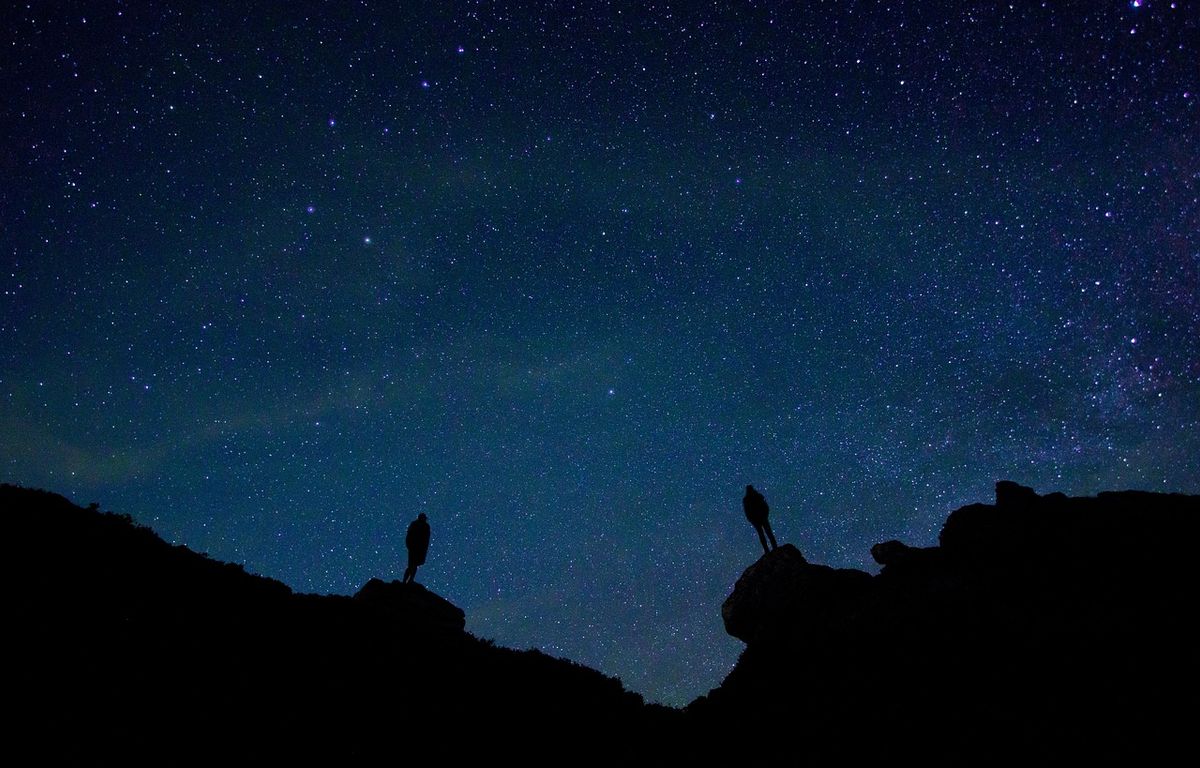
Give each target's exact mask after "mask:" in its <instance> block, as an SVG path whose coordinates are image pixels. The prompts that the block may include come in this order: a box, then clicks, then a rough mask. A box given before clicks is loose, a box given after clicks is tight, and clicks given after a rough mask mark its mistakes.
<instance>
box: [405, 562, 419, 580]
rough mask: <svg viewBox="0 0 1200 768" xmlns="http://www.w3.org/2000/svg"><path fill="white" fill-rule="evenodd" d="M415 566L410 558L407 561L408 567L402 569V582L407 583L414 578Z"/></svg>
mask: <svg viewBox="0 0 1200 768" xmlns="http://www.w3.org/2000/svg"><path fill="white" fill-rule="evenodd" d="M416 575H417V566H415V565H413V563H412V560H409V561H408V567H407V568H405V569H404V583H405V584H407V583H409V582H410V581H412V580H413V579H414V578H416Z"/></svg>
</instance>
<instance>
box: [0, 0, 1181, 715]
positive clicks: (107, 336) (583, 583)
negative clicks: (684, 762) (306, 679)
mask: <svg viewBox="0 0 1200 768" xmlns="http://www.w3.org/2000/svg"><path fill="white" fill-rule="evenodd" d="M47 5H48V6H50V7H46V6H47ZM164 5H165V4H163V3H140V2H132V3H109V2H86V3H74V4H73V3H65V2H64V3H53V4H34V5H33V6H32V7H31V8H16V9H8V10H5V11H2V12H0V16H2V20H3V23H2V24H0V29H2V30H3V32H2V33H0V34H2V35H3V37H2V38H0V43H2V48H0V88H2V89H3V90H2V93H3V98H2V99H0V137H2V140H3V141H2V152H0V178H3V179H4V181H3V182H2V183H0V253H2V254H3V258H4V262H5V264H4V269H3V274H0V366H2V367H0V476H2V477H0V479H4V480H7V481H10V482H18V483H22V484H26V485H32V486H39V487H45V488H48V489H51V490H56V491H59V492H62V493H65V494H67V495H69V496H71V497H73V498H74V500H76V501H77V502H80V503H87V502H90V501H98V502H100V504H101V506H102V507H103V508H105V509H112V510H114V511H118V512H124V513H129V514H132V515H133V516H134V517H135V518H136V519H137V520H139V521H140V522H143V523H145V524H147V525H150V526H151V527H153V528H154V529H155V530H157V531H158V532H160V533H161V534H162V535H164V536H165V537H166V538H168V539H170V540H172V541H176V542H180V543H184V544H187V545H188V546H190V547H191V548H193V549H196V550H198V551H203V552H208V553H209V554H210V555H212V556H213V557H215V558H219V559H222V560H230V561H235V562H241V563H244V564H245V565H246V567H247V568H248V569H250V570H252V571H255V572H258V573H262V574H265V575H268V576H271V577H274V578H277V579H280V580H282V581H284V582H286V583H287V584H289V585H290V586H292V587H293V588H294V589H297V590H301V591H312V592H337V593H351V592H353V591H355V590H357V588H358V587H360V586H361V585H362V584H363V583H364V582H365V581H366V580H367V579H369V578H370V577H372V576H380V577H383V578H399V576H400V574H401V572H402V571H403V569H404V552H403V550H404V546H403V534H404V529H405V527H406V526H407V524H408V522H409V521H410V520H411V519H412V518H413V517H415V516H416V514H417V513H418V512H425V513H426V514H427V515H428V516H429V519H430V522H431V524H432V527H433V543H432V547H431V551H430V558H429V562H428V564H427V565H426V566H425V567H423V568H422V569H421V571H420V572H419V574H418V580H420V581H422V582H423V583H424V584H426V585H427V586H428V587H429V588H431V589H433V590H435V591H437V592H438V593H440V594H442V595H444V596H445V597H447V598H448V599H450V600H452V601H454V602H455V603H457V604H458V605H460V606H461V607H463V609H464V610H465V611H466V613H467V617H468V619H467V620H468V628H469V629H471V630H472V631H473V632H475V633H476V634H479V635H481V636H484V637H491V638H494V639H495V640H497V641H498V642H499V643H501V644H504V645H509V646H514V647H518V648H523V647H538V648H541V649H542V650H545V651H547V652H549V653H552V654H555V655H561V656H566V657H568V658H571V659H573V660H576V661H579V662H581V663H585V664H588V665H591V666H595V667H597V668H599V669H600V670H602V671H604V672H606V673H609V674H613V675H618V676H620V677H621V678H622V679H623V680H624V681H625V683H626V685H627V686H628V687H630V688H632V689H634V690H637V691H639V692H641V693H643V694H645V695H646V696H647V697H648V698H650V699H652V700H658V701H664V702H668V703H673V704H682V703H685V702H687V701H689V700H690V699H692V698H693V697H694V696H696V695H698V694H701V693H704V692H706V691H707V690H708V689H709V688H711V687H713V686H715V685H716V684H717V683H719V682H720V680H721V679H722V678H723V677H724V675H725V673H726V672H727V671H728V670H729V668H730V667H731V666H732V663H733V661H734V660H735V658H736V655H737V653H738V652H739V650H740V648H741V644H740V643H739V642H738V641H735V640H733V639H731V638H729V637H728V636H726V635H725V633H724V631H723V629H722V626H721V620H720V603H721V601H722V600H723V599H724V597H725V596H726V594H727V593H728V591H729V589H730V588H731V586H732V584H733V582H734V580H735V579H736V578H737V576H738V575H739V574H740V573H741V571H742V569H744V568H745V567H746V566H748V565H749V564H750V563H751V562H753V560H754V559H755V557H756V556H757V555H758V554H759V552H760V550H759V546H758V542H757V539H756V537H755V535H754V532H753V530H752V528H751V527H750V526H749V525H748V524H747V523H746V522H745V520H744V519H743V517H742V512H741V506H740V499H741V494H742V489H743V487H744V486H745V484H746V483H753V484H755V485H756V486H757V487H759V488H760V489H761V490H762V491H763V492H764V493H765V494H766V497H767V499H768V500H769V501H770V503H771V505H772V522H773V524H774V528H775V531H776V533H777V535H778V536H779V537H780V539H781V540H783V541H789V542H792V543H794V544H796V545H797V546H799V547H800V549H801V550H802V551H803V552H804V553H805V555H806V556H807V557H808V558H809V559H810V560H813V561H817V562H824V563H828V564H831V565H837V566H855V567H864V568H867V567H870V557H869V554H868V550H869V548H870V545H871V544H873V543H875V542H877V541H882V540H885V539H890V538H901V539H903V540H905V541H907V542H909V543H912V544H932V543H934V542H935V541H936V537H937V532H938V530H939V528H940V525H941V523H942V521H943V519H944V518H945V515H946V514H947V513H948V512H949V511H950V510H952V509H954V508H955V507H957V506H960V505H962V504H965V503H968V502H972V501H981V500H987V499H989V498H990V496H991V489H992V484H993V482H994V481H995V480H997V479H999V478H1011V479H1014V480H1017V481H1019V482H1022V483H1025V484H1028V485H1033V486H1035V487H1036V488H1038V489H1039V490H1042V491H1052V490H1062V491H1065V492H1068V493H1095V492H1097V491H1101V490H1107V489H1118V488H1142V489H1150V490H1163V491H1181V492H1190V493H1197V492H1200V480H1198V477H1200V472H1198V471H1197V470H1198V467H1197V464H1198V460H1200V108H1198V105H1200V8H1198V4H1197V3H1196V2H1186V1H1183V0H1179V1H1178V2H1174V3H1171V2H1158V1H1157V0H1145V1H1144V2H1140V3H1139V2H1133V3H1130V2H1107V1H1106V0H1090V1H1089V2H1052V3H1051V2H1047V3H1036V2H1019V1H1018V2H1014V3H1011V4H1004V3H1000V4H991V3H987V4H982V7H978V8H974V9H972V8H969V7H968V6H969V5H970V4H964V3H960V2H937V1H934V2H929V1H927V2H903V1H898V2H890V3H876V2H866V1H864V2H808V3H757V4H748V3H745V4H744V3H718V4H702V3H695V2H692V3H679V4H670V3H667V4H657V3H655V4H646V3H630V4H627V5H626V4H604V3H600V4H594V3H578V4H566V3H558V4H551V3H545V4H540V5H539V4H535V3H519V4H517V3H514V4H504V3H453V2H447V3H429V4H421V5H414V6H409V7H406V8H404V9H401V10H397V8H395V7H393V6H395V5H400V4H393V3H381V4H372V3H353V4H352V3H346V2H334V3H319V2H289V3H278V4H266V5H257V6H255V7H254V8H253V9H251V10H244V9H241V8H238V7H235V4H224V5H228V6H229V7H228V8H213V7H209V8H203V9H195V10H188V11H184V12H173V11H167V10H164V8H163V6H164ZM210 5H211V4H210ZM218 5H223V4H218Z"/></svg>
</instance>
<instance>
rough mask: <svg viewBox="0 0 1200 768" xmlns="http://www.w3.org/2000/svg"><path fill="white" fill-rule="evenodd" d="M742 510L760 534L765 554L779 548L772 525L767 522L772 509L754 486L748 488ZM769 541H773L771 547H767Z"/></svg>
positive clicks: (743, 499)
mask: <svg viewBox="0 0 1200 768" xmlns="http://www.w3.org/2000/svg"><path fill="white" fill-rule="evenodd" d="M742 509H743V510H744V511H745V513H746V519H747V520H749V521H750V524H751V525H753V526H754V530H755V531H756V532H757V533H758V540H759V541H761V542H762V547H763V552H764V553H768V552H770V551H771V550H772V549H775V548H776V547H777V546H779V545H778V544H776V543H775V534H774V533H773V532H772V531H771V523H770V522H769V521H768V520H767V515H769V514H770V513H771V508H770V507H769V506H767V500H766V499H765V498H763V495H762V494H761V493H759V492H758V491H757V490H755V489H754V486H753V485H747V486H746V495H745V496H743V497H742ZM767 539H770V540H771V546H770V547H768V546H767Z"/></svg>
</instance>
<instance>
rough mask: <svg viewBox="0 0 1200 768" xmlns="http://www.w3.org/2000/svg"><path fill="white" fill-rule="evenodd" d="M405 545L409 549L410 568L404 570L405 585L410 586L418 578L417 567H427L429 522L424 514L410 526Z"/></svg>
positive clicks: (405, 535) (405, 536)
mask: <svg viewBox="0 0 1200 768" xmlns="http://www.w3.org/2000/svg"><path fill="white" fill-rule="evenodd" d="M404 545H405V546H406V547H408V567H407V568H405V569H404V583H405V584H408V583H409V582H411V581H412V580H413V579H414V578H416V576H417V567H418V566H422V565H425V555H427V554H429V521H428V520H426V519H425V513H424V512H422V513H421V514H419V515H417V519H416V520H413V521H412V522H411V523H409V524H408V533H406V534H404Z"/></svg>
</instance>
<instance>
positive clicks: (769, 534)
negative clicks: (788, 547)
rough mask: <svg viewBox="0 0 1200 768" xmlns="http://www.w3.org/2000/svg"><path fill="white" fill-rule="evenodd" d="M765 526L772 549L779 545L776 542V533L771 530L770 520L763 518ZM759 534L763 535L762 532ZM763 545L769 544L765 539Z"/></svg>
mask: <svg viewBox="0 0 1200 768" xmlns="http://www.w3.org/2000/svg"><path fill="white" fill-rule="evenodd" d="M763 528H766V529H767V538H769V539H770V540H771V549H775V548H776V547H778V546H779V545H778V544H776V543H775V534H774V532H772V531H771V523H770V521H767V520H763ZM759 535H760V536H761V535H762V534H761V533H760V534H759ZM763 546H764V547H765V546H767V543H766V542H765V541H764V542H763Z"/></svg>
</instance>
